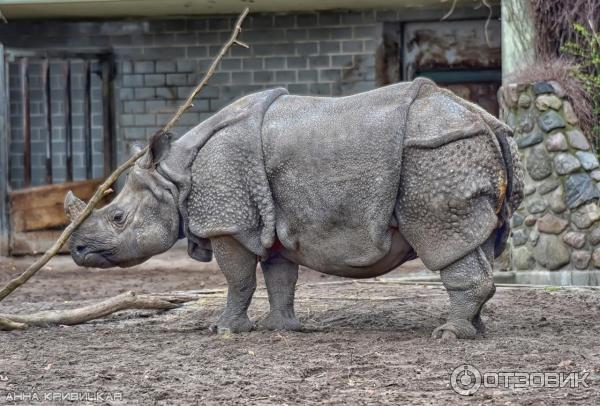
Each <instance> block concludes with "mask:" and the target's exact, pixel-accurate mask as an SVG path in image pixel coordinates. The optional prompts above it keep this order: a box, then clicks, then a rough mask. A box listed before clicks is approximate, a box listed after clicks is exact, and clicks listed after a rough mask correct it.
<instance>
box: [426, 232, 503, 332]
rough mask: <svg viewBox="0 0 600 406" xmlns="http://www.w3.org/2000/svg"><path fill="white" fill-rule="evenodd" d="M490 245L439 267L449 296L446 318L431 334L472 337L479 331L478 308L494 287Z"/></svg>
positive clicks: (494, 289) (479, 309)
mask: <svg viewBox="0 0 600 406" xmlns="http://www.w3.org/2000/svg"><path fill="white" fill-rule="evenodd" d="M491 249H493V248H492V247H490V245H489V244H484V245H483V246H481V247H478V248H477V249H476V250H474V251H473V252H471V253H470V254H468V255H466V256H465V257H463V258H461V259H459V260H458V261H456V262H455V263H453V264H451V265H450V266H448V267H447V268H444V269H442V271H441V274H440V277H441V279H442V282H443V284H444V287H445V288H446V290H447V291H448V295H449V296H450V313H449V314H448V321H447V322H446V323H445V324H444V325H442V326H440V327H438V328H436V329H435V330H434V331H433V334H432V336H433V337H434V338H444V339H452V338H474V337H475V336H476V335H477V333H483V329H484V326H483V322H482V321H481V317H480V312H481V308H482V307H483V305H484V304H485V302H487V301H488V300H489V299H490V298H491V297H492V296H493V295H494V292H495V291H496V287H495V286H494V279H493V274H492V265H491V264H492V262H491V261H492V259H491V258H492V257H493V254H492V252H491V251H490V250H491Z"/></svg>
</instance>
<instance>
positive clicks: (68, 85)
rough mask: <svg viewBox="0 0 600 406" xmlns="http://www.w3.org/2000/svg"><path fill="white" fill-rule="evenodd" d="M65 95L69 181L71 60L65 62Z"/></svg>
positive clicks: (71, 178)
mask: <svg viewBox="0 0 600 406" xmlns="http://www.w3.org/2000/svg"><path fill="white" fill-rule="evenodd" d="M64 78H65V95H64V100H63V104H64V109H63V110H64V113H65V154H66V157H67V159H66V163H65V165H66V166H67V181H68V182H70V181H72V180H73V133H72V131H73V128H72V122H73V116H72V113H71V61H69V60H68V59H67V61H66V62H65V72H64Z"/></svg>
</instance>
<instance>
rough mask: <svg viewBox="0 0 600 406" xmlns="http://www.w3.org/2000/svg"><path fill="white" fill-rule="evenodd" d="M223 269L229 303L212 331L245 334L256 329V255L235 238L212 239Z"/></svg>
mask: <svg viewBox="0 0 600 406" xmlns="http://www.w3.org/2000/svg"><path fill="white" fill-rule="evenodd" d="M211 243H212V247H213V253H214V255H215V258H216V259H217V263H218V264H219V268H221V271H222V272H223V274H224V275H225V279H227V285H228V288H227V305H226V307H225V310H224V311H223V314H221V317H219V320H217V322H216V323H215V324H213V325H212V326H210V330H211V331H212V332H214V333H218V334H223V333H241V332H246V331H250V330H252V328H253V327H254V324H253V323H252V322H251V321H250V319H249V318H248V313H247V311H248V306H250V301H251V300H252V295H253V294H254V291H255V290H256V263H257V261H256V255H255V254H253V253H252V252H250V251H248V250H247V249H246V248H245V247H244V246H242V244H240V243H239V242H238V241H237V240H235V239H234V238H232V237H219V238H214V239H211Z"/></svg>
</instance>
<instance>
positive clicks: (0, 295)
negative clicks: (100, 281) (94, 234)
mask: <svg viewBox="0 0 600 406" xmlns="http://www.w3.org/2000/svg"><path fill="white" fill-rule="evenodd" d="M248 12H249V9H248V8H245V9H244V11H242V13H241V14H240V15H239V17H238V19H237V22H236V23H235V27H234V29H233V32H232V33H231V37H230V38H229V41H227V42H226V43H225V45H223V47H222V48H221V51H220V52H219V53H218V54H217V56H216V57H215V59H214V61H213V63H212V64H211V65H210V68H209V69H208V71H206V73H205V74H204V77H203V78H202V80H201V81H200V83H198V85H197V86H196V87H195V88H194V90H193V91H192V92H191V93H190V95H189V96H188V98H187V99H186V101H185V102H184V103H183V104H182V105H181V106H180V107H179V109H178V110H177V112H176V113H175V115H174V116H173V117H172V118H171V119H170V120H169V122H168V123H167V124H165V125H164V126H163V127H162V129H160V130H159V132H167V131H169V130H170V129H171V128H172V127H173V126H174V125H175V123H177V121H178V120H179V118H180V117H181V115H182V114H183V113H185V111H186V110H187V109H189V108H190V107H191V106H192V102H193V100H194V98H195V97H196V95H197V94H198V93H200V91H201V90H202V89H203V88H204V86H206V83H208V80H209V79H210V78H211V76H212V75H213V74H214V72H215V70H216V69H217V66H218V65H219V63H220V62H221V59H223V57H224V56H225V54H226V53H227V51H228V50H229V48H231V47H232V46H233V45H236V44H238V45H241V46H246V47H247V45H246V44H244V43H241V42H239V41H238V40H237V37H238V35H239V33H240V32H241V31H242V22H243V21H244V18H246V16H247V15H248ZM147 150H148V147H145V148H144V149H142V150H140V151H138V152H137V153H135V154H134V155H133V156H132V157H131V158H129V159H128V160H127V161H126V162H125V163H123V164H121V166H119V167H118V168H117V169H116V170H115V171H114V172H113V173H112V174H111V175H110V176H109V177H108V178H107V179H106V180H105V181H104V182H103V183H102V184H101V185H100V186H99V187H98V189H97V190H96V192H95V193H94V195H93V196H92V198H91V199H90V200H89V202H88V203H87V205H86V206H85V208H84V209H83V210H82V212H81V213H80V214H79V216H78V217H77V218H76V219H75V220H74V221H73V222H71V224H69V225H68V226H67V228H65V230H64V231H63V232H62V234H61V235H60V237H59V238H58V240H56V242H55V243H54V245H52V247H51V248H50V249H49V250H48V251H46V253H45V254H44V255H43V256H41V257H40V258H39V259H38V260H37V261H35V262H34V263H33V264H31V265H30V266H29V267H28V268H27V269H26V270H25V272H23V273H22V274H21V275H19V276H18V277H16V278H14V279H12V280H11V281H10V282H8V284H7V285H6V286H4V288H2V290H0V301H2V300H4V298H6V297H7V296H8V295H10V294H11V293H12V292H13V291H14V290H15V289H17V288H18V287H19V286H21V285H23V284H24V283H25V282H27V281H28V280H29V278H31V277H32V276H33V275H35V274H36V273H37V272H38V271H39V270H40V269H41V268H42V267H43V266H44V265H46V264H47V263H48V261H50V259H51V258H52V257H53V256H55V255H56V254H57V253H58V251H60V249H61V248H62V246H63V245H64V244H65V243H66V242H67V240H68V239H69V237H70V236H71V234H73V232H74V231H75V230H77V228H78V227H79V226H80V225H81V223H83V222H84V221H85V219H86V218H87V217H88V216H89V215H90V214H91V213H92V211H93V210H94V207H96V206H97V205H98V203H99V202H100V200H102V198H103V197H104V196H105V195H106V193H107V191H108V190H110V187H111V186H112V184H113V183H115V182H116V181H117V179H118V178H119V176H121V174H122V173H123V172H125V171H126V170H127V169H128V168H130V167H131V166H132V165H133V164H134V163H135V161H137V160H138V159H139V158H141V157H142V156H143V155H144V154H145V153H146V151H147ZM0 322H1V320H0Z"/></svg>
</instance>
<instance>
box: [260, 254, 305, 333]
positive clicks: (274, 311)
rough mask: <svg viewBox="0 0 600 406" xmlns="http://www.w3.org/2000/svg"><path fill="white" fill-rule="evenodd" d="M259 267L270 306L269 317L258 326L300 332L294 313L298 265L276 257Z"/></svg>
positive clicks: (298, 322)
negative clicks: (263, 277)
mask: <svg viewBox="0 0 600 406" xmlns="http://www.w3.org/2000/svg"><path fill="white" fill-rule="evenodd" d="M260 267H261V268H262V270H263V274H264V276H265V283H266V285H267V292H268V293H269V304H270V306H271V310H270V312H269V315H268V316H267V317H266V318H265V319H264V320H262V321H261V322H260V325H261V326H262V327H264V328H266V329H268V330H293V331H298V330H300V321H298V318H297V317H296V314H295V313H294V294H295V291H296V281H297V280H298V265H297V264H294V263H292V262H290V261H288V260H286V259H284V258H281V257H279V256H278V257H276V258H272V259H269V260H268V261H264V262H261V263H260Z"/></svg>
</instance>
